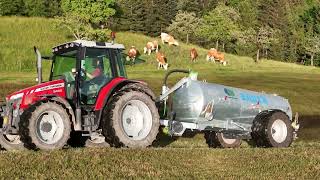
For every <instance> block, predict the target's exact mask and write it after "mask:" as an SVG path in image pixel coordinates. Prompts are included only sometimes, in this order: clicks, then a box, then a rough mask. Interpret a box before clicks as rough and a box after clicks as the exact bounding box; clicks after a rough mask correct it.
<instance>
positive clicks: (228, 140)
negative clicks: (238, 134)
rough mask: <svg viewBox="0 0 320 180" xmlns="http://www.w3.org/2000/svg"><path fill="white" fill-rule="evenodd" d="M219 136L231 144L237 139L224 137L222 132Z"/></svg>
mask: <svg viewBox="0 0 320 180" xmlns="http://www.w3.org/2000/svg"><path fill="white" fill-rule="evenodd" d="M221 137H222V140H223V141H224V142H225V143H227V144H233V143H235V142H236V141H237V139H228V138H226V137H224V135H223V133H221Z"/></svg>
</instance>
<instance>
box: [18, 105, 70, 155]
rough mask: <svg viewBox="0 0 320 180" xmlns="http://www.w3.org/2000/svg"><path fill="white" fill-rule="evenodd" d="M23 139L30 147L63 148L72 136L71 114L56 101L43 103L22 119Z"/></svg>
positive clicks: (43, 148)
mask: <svg viewBox="0 0 320 180" xmlns="http://www.w3.org/2000/svg"><path fill="white" fill-rule="evenodd" d="M20 127H21V128H20V130H21V132H20V134H21V140H22V141H23V142H24V143H25V145H26V146H27V147H28V148H31V149H41V150H53V149H61V148H63V146H64V145H66V144H67V141H68V140H69V137H70V132H71V125H70V118H69V115H68V113H67V111H66V109H65V108H64V107H62V106H61V105H59V104H57V103H54V102H46V103H42V104H40V105H39V106H36V107H35V108H34V109H33V110H31V112H29V118H26V119H23V120H22V121H20Z"/></svg>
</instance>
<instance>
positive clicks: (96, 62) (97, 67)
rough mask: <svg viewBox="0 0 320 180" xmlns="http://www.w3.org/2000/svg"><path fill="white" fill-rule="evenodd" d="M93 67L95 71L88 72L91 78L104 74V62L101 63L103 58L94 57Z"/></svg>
mask: <svg viewBox="0 0 320 180" xmlns="http://www.w3.org/2000/svg"><path fill="white" fill-rule="evenodd" d="M92 67H93V69H94V70H93V72H92V73H88V72H87V73H86V75H87V77H88V78H89V79H94V78H96V77H99V76H101V75H102V74H103V71H102V63H101V60H100V59H98V58H96V59H93V60H92Z"/></svg>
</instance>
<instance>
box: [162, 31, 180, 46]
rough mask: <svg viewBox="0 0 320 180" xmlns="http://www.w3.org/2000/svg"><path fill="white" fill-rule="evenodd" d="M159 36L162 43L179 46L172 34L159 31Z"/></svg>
mask: <svg viewBox="0 0 320 180" xmlns="http://www.w3.org/2000/svg"><path fill="white" fill-rule="evenodd" d="M160 37H161V41H162V44H164V43H165V42H166V43H168V44H169V45H176V46H179V43H178V41H176V40H175V39H174V38H173V37H172V36H170V35H169V34H167V33H161V35H160Z"/></svg>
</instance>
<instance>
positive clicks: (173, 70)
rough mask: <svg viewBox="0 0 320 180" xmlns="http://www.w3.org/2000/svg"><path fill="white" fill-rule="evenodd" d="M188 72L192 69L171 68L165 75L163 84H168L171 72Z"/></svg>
mask: <svg viewBox="0 0 320 180" xmlns="http://www.w3.org/2000/svg"><path fill="white" fill-rule="evenodd" d="M177 72H178V73H186V74H189V73H190V70H185V69H172V70H170V71H169V72H167V74H166V76H165V77H164V81H163V85H164V86H167V80H168V77H169V76H170V74H172V73H177Z"/></svg>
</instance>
